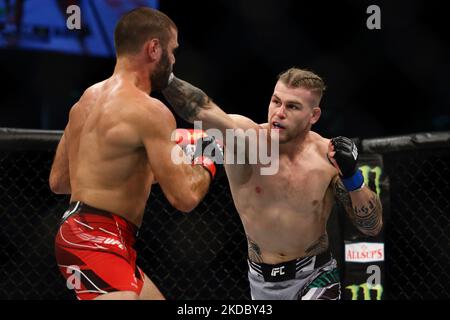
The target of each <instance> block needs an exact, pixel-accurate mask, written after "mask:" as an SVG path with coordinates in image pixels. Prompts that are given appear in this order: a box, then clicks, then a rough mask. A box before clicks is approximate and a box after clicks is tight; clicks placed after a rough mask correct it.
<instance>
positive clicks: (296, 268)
mask: <svg viewBox="0 0 450 320" xmlns="http://www.w3.org/2000/svg"><path fill="white" fill-rule="evenodd" d="M332 258H333V256H332V254H331V251H330V249H327V250H326V251H324V252H322V253H320V254H318V255H316V256H309V257H303V258H298V259H294V260H290V261H286V262H282V263H278V264H266V263H258V262H254V261H250V260H247V261H248V265H249V267H250V268H251V269H252V270H254V271H255V272H256V273H258V274H260V275H262V276H264V278H265V280H266V281H278V280H276V278H277V277H278V278H282V279H285V278H293V277H295V274H296V273H297V272H302V271H312V270H314V269H318V268H320V267H322V266H323V265H325V264H326V263H328V262H329V261H330V260H331V259H332ZM288 270H289V271H291V272H290V273H291V275H290V276H288V275H286V276H285V277H283V276H282V275H283V272H286V271H288ZM280 273H282V274H281V277H280Z"/></svg>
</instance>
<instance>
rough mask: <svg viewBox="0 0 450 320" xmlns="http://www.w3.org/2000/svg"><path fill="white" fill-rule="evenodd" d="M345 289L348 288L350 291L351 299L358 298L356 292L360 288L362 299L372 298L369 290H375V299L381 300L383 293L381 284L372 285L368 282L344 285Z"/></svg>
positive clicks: (357, 292)
mask: <svg viewBox="0 0 450 320" xmlns="http://www.w3.org/2000/svg"><path fill="white" fill-rule="evenodd" d="M345 289H349V290H350V291H351V292H352V300H358V294H359V291H360V289H362V291H363V298H364V300H372V299H371V298H370V291H371V290H375V291H376V292H377V296H376V300H381V296H382V295H383V286H382V285H381V284H376V285H372V284H370V283H367V282H366V283H361V284H360V285H357V284H353V285H351V286H346V287H345Z"/></svg>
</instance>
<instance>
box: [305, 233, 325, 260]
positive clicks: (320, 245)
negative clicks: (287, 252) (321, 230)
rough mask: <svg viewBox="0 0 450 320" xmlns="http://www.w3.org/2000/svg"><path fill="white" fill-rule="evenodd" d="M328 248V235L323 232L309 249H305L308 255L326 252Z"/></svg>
mask: <svg viewBox="0 0 450 320" xmlns="http://www.w3.org/2000/svg"><path fill="white" fill-rule="evenodd" d="M327 248H328V235H327V234H323V235H321V236H320V237H319V239H317V241H316V242H314V243H313V244H312V245H311V246H309V247H308V249H306V250H305V253H306V255H308V256H315V255H318V254H319V253H322V252H324V251H325V250H326V249H327Z"/></svg>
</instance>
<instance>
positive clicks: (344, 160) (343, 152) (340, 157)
mask: <svg viewBox="0 0 450 320" xmlns="http://www.w3.org/2000/svg"><path fill="white" fill-rule="evenodd" d="M331 144H332V145H333V147H334V151H335V154H334V156H333V159H334V160H335V162H336V164H337V165H338V169H339V170H340V176H341V180H342V182H343V184H344V186H345V188H346V189H347V191H349V192H351V191H355V190H358V189H361V188H362V187H364V177H363V175H362V172H361V170H359V169H358V167H357V162H358V149H357V148H356V145H355V143H354V142H353V141H352V140H351V139H349V138H346V137H336V138H333V139H331Z"/></svg>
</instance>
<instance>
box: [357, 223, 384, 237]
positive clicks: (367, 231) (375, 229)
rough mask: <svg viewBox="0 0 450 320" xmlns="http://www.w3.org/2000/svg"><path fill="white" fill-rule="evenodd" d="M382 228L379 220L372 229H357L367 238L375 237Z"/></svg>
mask: <svg viewBox="0 0 450 320" xmlns="http://www.w3.org/2000/svg"><path fill="white" fill-rule="evenodd" d="M382 228H383V221H382V220H380V221H379V222H378V223H377V225H376V226H374V227H372V228H359V230H360V231H361V233H363V234H364V235H365V236H368V237H376V236H378V235H379V234H380V232H381V229H382Z"/></svg>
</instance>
